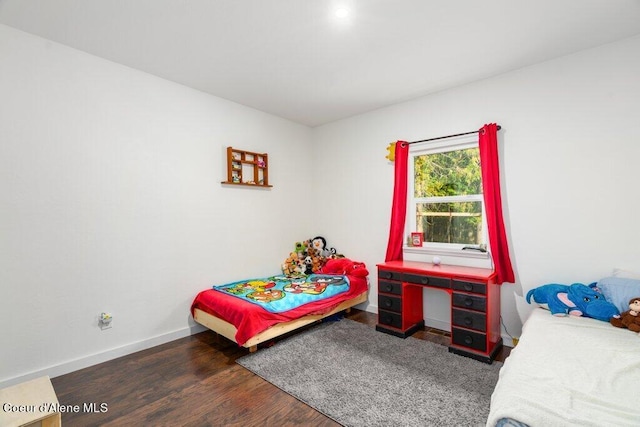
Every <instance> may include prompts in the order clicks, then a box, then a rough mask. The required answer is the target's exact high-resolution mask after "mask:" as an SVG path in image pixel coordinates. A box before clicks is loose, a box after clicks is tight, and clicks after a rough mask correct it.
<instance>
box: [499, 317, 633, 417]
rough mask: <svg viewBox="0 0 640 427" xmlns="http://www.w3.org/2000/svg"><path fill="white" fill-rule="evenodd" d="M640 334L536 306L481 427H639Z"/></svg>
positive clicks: (504, 369)
mask: <svg viewBox="0 0 640 427" xmlns="http://www.w3.org/2000/svg"><path fill="white" fill-rule="evenodd" d="M639 385H640V336H638V334H636V333H634V332H631V331H629V330H627V329H621V328H616V327H613V326H612V325H610V324H609V323H608V322H603V321H600V320H595V319H591V318H587V317H576V316H566V317H556V316H553V315H551V313H550V312H549V311H547V310H544V309H542V308H536V309H535V310H533V312H532V313H531V315H530V317H529V318H528V320H527V321H526V322H525V324H524V326H523V330H522V335H521V337H520V341H519V343H518V345H517V346H516V347H515V348H514V349H513V350H512V351H511V354H510V355H509V357H508V358H507V359H506V361H505V363H504V366H503V367H502V369H501V370H500V375H499V379H498V383H497V385H496V388H495V390H494V392H493V395H492V397H491V408H490V413H489V417H488V420H487V426H496V425H518V424H517V423H520V425H521V424H522V423H524V424H526V425H529V426H532V427H534V426H545V427H546V426H568V425H576V426H593V427H603V426H617V427H619V426H635V427H637V426H640V394H639V393H638V387H639Z"/></svg>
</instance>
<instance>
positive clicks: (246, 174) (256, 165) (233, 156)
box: [222, 147, 272, 187]
mask: <svg viewBox="0 0 640 427" xmlns="http://www.w3.org/2000/svg"><path fill="white" fill-rule="evenodd" d="M222 184H230V185H246V186H251V187H272V185H269V156H268V155H267V153H253V152H251V151H245V150H238V149H237V148H233V147H227V180H226V181H222Z"/></svg>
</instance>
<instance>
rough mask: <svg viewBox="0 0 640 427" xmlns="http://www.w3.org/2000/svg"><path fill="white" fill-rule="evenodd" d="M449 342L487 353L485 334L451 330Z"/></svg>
mask: <svg viewBox="0 0 640 427" xmlns="http://www.w3.org/2000/svg"><path fill="white" fill-rule="evenodd" d="M451 342H453V343H454V344H456V345H460V346H464V347H469V348H473V349H475V350H479V351H487V336H486V335H485V334H480V333H477V332H471V331H466V330H464V329H457V328H452V331H451Z"/></svg>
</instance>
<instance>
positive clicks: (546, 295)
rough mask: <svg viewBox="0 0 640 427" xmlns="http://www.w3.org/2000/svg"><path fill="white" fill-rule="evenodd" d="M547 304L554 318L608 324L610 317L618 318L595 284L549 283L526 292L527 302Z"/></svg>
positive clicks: (612, 306)
mask: <svg viewBox="0 0 640 427" xmlns="http://www.w3.org/2000/svg"><path fill="white" fill-rule="evenodd" d="M531 297H533V301H534V302H536V303H538V304H547V305H548V307H549V311H551V314H553V315H554V316H566V315H567V313H569V314H570V315H572V316H584V317H592V318H594V319H598V320H603V321H605V322H608V321H609V319H611V318H612V317H616V316H620V312H619V311H618V309H617V308H616V306H615V305H613V304H612V303H610V302H609V301H607V300H605V298H604V296H603V295H602V294H601V293H600V290H599V289H598V288H597V287H596V284H595V283H592V284H590V285H589V286H587V285H584V284H582V283H574V284H573V285H570V286H569V285H558V284H555V283H551V284H548V285H543V286H540V287H537V288H534V289H531V290H530V291H529V292H527V302H528V303H529V304H531Z"/></svg>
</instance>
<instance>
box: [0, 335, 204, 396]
mask: <svg viewBox="0 0 640 427" xmlns="http://www.w3.org/2000/svg"><path fill="white" fill-rule="evenodd" d="M206 330H207V328H205V327H204V326H202V325H193V326H190V327H185V328H182V329H178V330H176V331H173V332H168V333H166V334H162V335H158V336H155V337H152V338H148V339H145V340H142V341H137V342H134V343H131V344H127V345H123V346H121V347H116V348H113V349H110V350H107V351H104V352H101V353H96V354H92V355H90V356H86V357H81V358H78V359H74V360H70V361H68V362H64V363H60V364H57V365H52V366H49V367H47V368H44V369H39V370H37V371H33V372H29V373H27V374H23V375H19V376H16V377H13V378H8V379H4V380H2V381H0V389H2V388H5V387H10V386H12V385H15V384H19V383H22V382H25V381H29V380H32V379H35V378H39V377H43V376H46V375H48V376H49V377H51V378H55V377H59V376H60V375H65V374H68V373H70V372H74V371H77V370H80V369H84V368H88V367H89V366H94V365H97V364H99V363H103V362H107V361H109V360H113V359H117V358H118V357H122V356H126V355H128V354H131V353H135V352H138V351H142V350H146V349H148V348H151V347H155V346H158V345H162V344H166V343H168V342H171V341H175V340H177V339H180V338H184V337H188V336H189V335H193V334H197V333H199V332H203V331H206Z"/></svg>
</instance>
